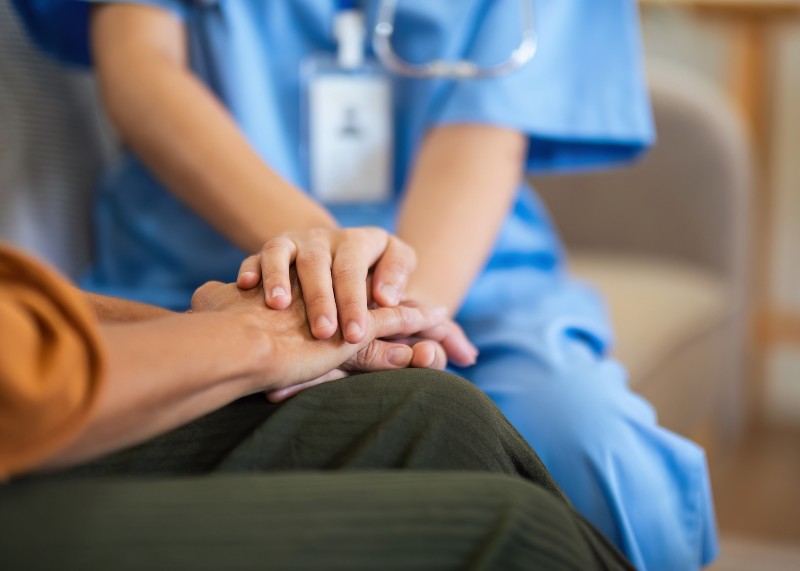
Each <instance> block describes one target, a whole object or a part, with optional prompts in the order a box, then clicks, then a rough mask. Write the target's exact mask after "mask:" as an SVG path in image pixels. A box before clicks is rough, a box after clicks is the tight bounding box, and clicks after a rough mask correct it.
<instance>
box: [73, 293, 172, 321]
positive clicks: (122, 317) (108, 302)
mask: <svg viewBox="0 0 800 571" xmlns="http://www.w3.org/2000/svg"><path fill="white" fill-rule="evenodd" d="M81 295H82V296H83V298H84V300H85V301H86V302H87V304H88V305H89V307H91V308H92V311H94V314H95V316H96V317H97V320H98V321H99V322H100V323H129V322H132V321H148V320H151V319H159V318H161V317H167V316H169V315H175V313H174V312H172V311H169V310H167V309H163V308H161V307H156V306H154V305H147V304H144V303H138V302H136V301H129V300H127V299H119V298H116V297H108V296H105V295H98V294H94V293H89V292H81Z"/></svg>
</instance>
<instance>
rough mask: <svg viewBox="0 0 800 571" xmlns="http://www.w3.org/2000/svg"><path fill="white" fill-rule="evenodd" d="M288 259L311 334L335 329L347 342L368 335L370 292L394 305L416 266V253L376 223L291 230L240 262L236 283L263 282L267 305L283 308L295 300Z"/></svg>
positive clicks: (376, 299) (243, 285)
mask: <svg viewBox="0 0 800 571" xmlns="http://www.w3.org/2000/svg"><path fill="white" fill-rule="evenodd" d="M292 264H294V265H295V266H296V268H297V276H298V278H299V280H300V285H301V286H302V295H303V299H304V301H305V306H306V311H307V314H308V323H309V326H310V328H311V333H312V335H313V336H314V337H316V338H317V339H330V338H332V337H333V335H334V334H335V333H336V331H337V329H339V330H341V332H342V335H343V337H344V339H345V340H346V341H347V342H348V343H360V342H361V341H362V340H363V339H364V338H365V337H366V335H367V320H368V318H367V316H368V313H367V312H368V298H370V297H371V299H372V300H373V301H374V302H375V303H377V304H378V305H379V306H381V307H396V306H397V305H398V304H399V303H400V302H401V300H402V299H403V296H404V293H405V288H406V285H407V283H408V278H409V276H410V275H411V273H412V272H413V271H414V268H415V266H416V255H415V254H414V251H413V250H412V249H411V248H410V247H409V246H408V245H406V244H405V243H404V242H403V241H401V240H400V239H399V238H396V237H395V236H392V235H391V234H389V233H388V232H386V231H384V230H382V229H380V228H374V227H363V228H347V229H322V228H320V229H312V230H305V231H302V232H292V233H287V234H283V235H281V236H278V237H275V238H273V239H271V240H270V241H269V242H267V243H266V244H265V245H264V247H263V248H262V249H261V252H260V253H259V254H256V255H254V256H250V257H249V258H247V259H246V260H245V261H244V262H242V264H241V267H240V269H239V276H238V278H237V285H238V286H239V287H240V288H242V289H244V290H250V289H252V288H255V287H256V286H258V284H259V283H260V282H261V283H262V287H263V292H264V299H265V301H266V304H267V306H268V307H270V308H272V309H285V308H287V307H289V306H290V304H291V303H292V301H293V294H292V287H291V282H290V277H289V270H290V267H291V266H292ZM370 271H371V277H372V284H371V285H370V286H369V289H368V286H367V283H368V282H367V276H368V275H369V274H370ZM369 294H371V295H369ZM337 324H340V326H337Z"/></svg>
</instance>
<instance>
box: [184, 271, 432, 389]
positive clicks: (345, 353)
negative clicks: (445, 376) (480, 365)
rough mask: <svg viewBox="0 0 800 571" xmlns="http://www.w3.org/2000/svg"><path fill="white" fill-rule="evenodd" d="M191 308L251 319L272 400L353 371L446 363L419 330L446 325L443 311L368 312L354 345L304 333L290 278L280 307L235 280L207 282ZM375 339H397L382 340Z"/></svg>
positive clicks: (398, 309) (298, 296)
mask: <svg viewBox="0 0 800 571" xmlns="http://www.w3.org/2000/svg"><path fill="white" fill-rule="evenodd" d="M192 310H193V311H196V312H202V311H228V312H243V313H246V314H248V315H250V316H252V317H253V320H252V325H251V326H252V328H253V335H258V336H262V337H263V339H264V350H265V351H264V367H263V387H264V390H265V391H266V392H267V395H268V397H269V399H270V400H271V401H273V402H278V401H281V400H284V399H286V398H288V397H290V396H292V395H294V394H296V393H298V392H300V391H301V390H304V389H306V388H308V387H311V386H314V385H316V384H320V383H323V382H327V381H332V380H336V379H340V378H343V377H345V376H348V375H350V374H353V373H359V372H369V371H381V370H388V369H399V368H406V367H431V368H438V369H443V368H444V367H445V365H446V363H447V358H446V355H445V351H444V349H443V347H442V344H440V342H439V341H442V342H443V343H446V342H447V341H446V340H445V339H441V338H436V336H433V337H434V339H425V338H424V335H425V332H426V331H428V332H430V331H436V330H437V328H441V327H442V326H443V325H444V324H446V317H445V310H443V309H438V310H437V309H431V308H428V307H425V306H416V305H415V306H411V305H399V306H397V307H392V308H378V309H372V310H368V311H367V313H366V321H365V335H364V336H363V338H362V340H361V341H360V342H358V343H355V344H351V343H348V342H346V341H345V340H344V339H343V338H342V335H341V334H340V333H339V332H336V333H335V334H334V335H333V336H331V337H329V338H328V339H322V340H320V339H315V338H314V337H313V336H312V335H311V332H310V331H309V327H308V321H307V316H306V309H305V305H304V303H303V296H302V295H301V294H300V288H299V283H298V281H297V280H296V279H294V280H292V296H291V303H290V304H289V306H288V307H287V308H285V309H284V310H282V311H276V310H273V309H270V308H269V307H266V306H265V305H264V298H263V293H262V291H261V288H255V289H251V290H247V291H243V290H241V289H239V288H237V287H236V285H235V284H222V283H219V282H210V283H207V284H205V285H204V286H202V287H201V288H199V289H198V290H197V291H196V292H195V294H194V296H193V298H192ZM380 338H398V340H387V339H380Z"/></svg>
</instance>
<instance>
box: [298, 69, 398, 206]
mask: <svg viewBox="0 0 800 571" xmlns="http://www.w3.org/2000/svg"><path fill="white" fill-rule="evenodd" d="M306 81H307V82H308V84H307V97H306V104H307V111H306V113H307V118H306V125H307V129H306V130H307V138H306V144H307V163H308V170H309V185H310V190H311V193H312V194H313V195H314V196H315V197H316V198H317V199H318V200H319V201H321V202H324V203H328V204H344V203H375V202H383V201H388V200H389V199H390V198H391V195H392V178H393V165H394V153H393V143H394V129H393V126H394V121H393V113H392V89H391V81H390V80H389V78H388V77H387V76H386V75H385V74H384V73H383V72H382V70H377V69H376V66H369V67H365V68H363V69H359V70H343V69H340V68H338V67H337V66H336V65H335V64H333V63H329V65H324V64H322V65H320V64H319V63H318V64H317V65H313V66H311V68H310V69H307V74H306Z"/></svg>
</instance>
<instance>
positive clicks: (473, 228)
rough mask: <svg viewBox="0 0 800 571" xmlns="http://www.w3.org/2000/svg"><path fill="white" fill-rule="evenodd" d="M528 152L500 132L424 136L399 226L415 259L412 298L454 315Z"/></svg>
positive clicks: (460, 128)
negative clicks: (413, 250) (439, 307)
mask: <svg viewBox="0 0 800 571" xmlns="http://www.w3.org/2000/svg"><path fill="white" fill-rule="evenodd" d="M526 152H527V140H526V138H525V137H524V136H523V135H522V134H520V133H517V132H515V131H511V130H508V129H503V128H499V127H491V126H482V125H453V126H446V127H440V128H438V129H435V130H433V131H431V132H430V133H429V134H428V136H427V138H426V140H425V142H424V144H423V146H422V148H421V150H420V153H419V156H418V158H417V163H416V165H415V167H414V171H413V173H412V177H411V180H410V184H409V187H408V190H407V192H406V198H405V201H404V203H403V208H402V210H401V212H400V217H399V220H398V236H399V237H400V238H401V239H403V240H405V241H406V242H407V243H408V244H409V245H410V246H412V247H413V248H414V249H415V250H416V252H417V258H418V263H417V269H416V271H415V272H414V274H413V276H412V278H411V283H410V285H409V288H408V296H409V297H411V298H412V299H419V300H421V301H424V302H426V303H431V304H434V305H444V306H446V307H447V308H448V309H449V310H450V312H451V313H455V312H456V311H457V310H458V308H459V307H460V306H461V303H462V302H463V299H464V297H465V296H466V293H467V291H468V289H469V287H470V285H471V284H472V282H473V281H474V279H475V277H476V276H477V274H478V272H480V270H481V268H482V267H483V266H484V265H485V263H486V259H487V257H488V256H489V254H490V253H491V249H492V246H493V245H494V242H495V239H496V237H497V233H498V231H499V229H500V226H501V224H502V222H503V220H504V218H505V216H506V214H507V213H508V211H509V209H510V208H511V206H512V203H513V199H514V196H515V194H516V191H517V189H518V187H519V183H520V180H521V177H522V174H523V168H524V160H525V154H526Z"/></svg>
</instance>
